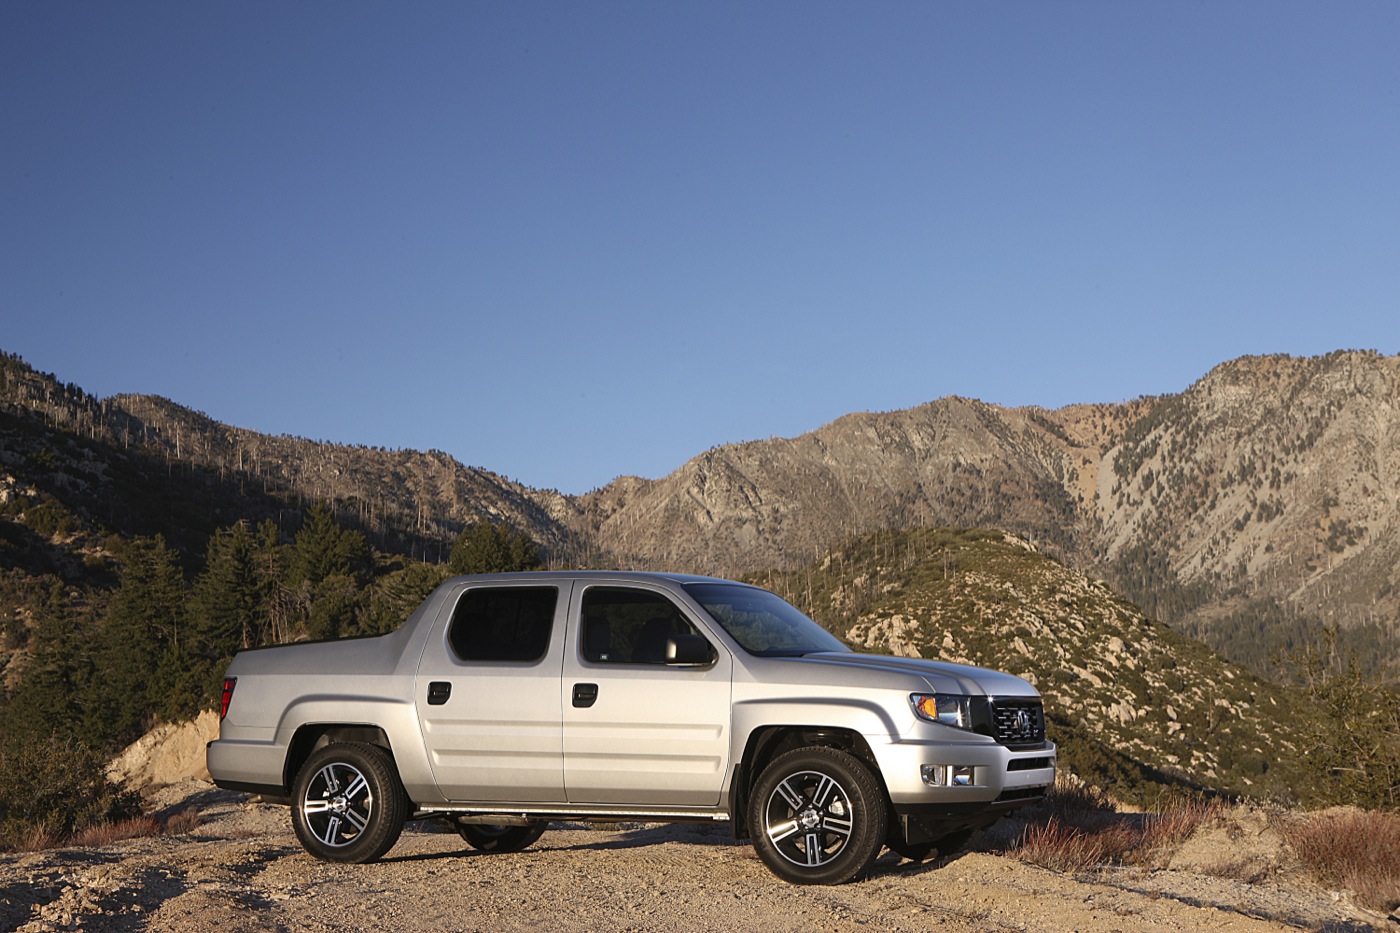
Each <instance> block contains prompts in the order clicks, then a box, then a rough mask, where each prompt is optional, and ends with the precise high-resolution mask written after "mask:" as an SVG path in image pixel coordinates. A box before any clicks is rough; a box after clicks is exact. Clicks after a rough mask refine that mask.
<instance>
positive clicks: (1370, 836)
mask: <svg viewBox="0 0 1400 933" xmlns="http://www.w3.org/2000/svg"><path fill="white" fill-rule="evenodd" d="M1283 836H1284V838H1285V839H1286V840H1288V844H1289V845H1290V846H1292V848H1293V851H1294V852H1296V853H1297V854H1298V858H1299V859H1301V860H1302V862H1303V864H1304V865H1306V866H1307V867H1308V869H1309V870H1310V871H1311V872H1312V873H1313V874H1314V875H1316V876H1317V877H1318V878H1319V879H1320V880H1321V881H1323V882H1324V883H1325V884H1331V885H1336V886H1338V887H1342V888H1348V889H1350V890H1351V891H1353V892H1354V893H1355V895H1356V899H1357V901H1358V902H1359V903H1360V904H1361V905H1362V906H1364V907H1369V908H1370V909H1372V910H1379V911H1382V912H1386V913H1389V912H1390V911H1393V910H1395V909H1396V908H1397V907H1400V816H1396V815H1394V814H1391V813H1377V812H1373V811H1367V810H1351V809H1347V810H1332V811H1328V812H1325V813H1315V814H1312V815H1310V816H1303V817H1298V818H1296V819H1292V820H1288V821H1287V822H1286V823H1285V824H1284V826H1283Z"/></svg>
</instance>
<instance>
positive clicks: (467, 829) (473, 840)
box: [453, 823, 545, 852]
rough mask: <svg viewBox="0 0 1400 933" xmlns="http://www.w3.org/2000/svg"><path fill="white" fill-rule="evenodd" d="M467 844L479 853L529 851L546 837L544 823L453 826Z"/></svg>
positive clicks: (465, 824)
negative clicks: (540, 839) (537, 841)
mask: <svg viewBox="0 0 1400 933" xmlns="http://www.w3.org/2000/svg"><path fill="white" fill-rule="evenodd" d="M453 828H454V829H456V830H457V833H458V834H459V835H460V836H461V837H462V838H463V839H465V840H467V844H468V845H470V846H471V847H472V848H473V849H476V850H477V851H478V852H519V851H520V850H521V849H528V848H529V847H530V846H531V845H533V844H534V842H535V840H536V839H539V838H540V837H541V836H543V835H544V828H545V824H544V823H535V824H534V825H531V826H490V825H486V824H483V823H456V824H454V826H453Z"/></svg>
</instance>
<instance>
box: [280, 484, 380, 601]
mask: <svg viewBox="0 0 1400 933" xmlns="http://www.w3.org/2000/svg"><path fill="white" fill-rule="evenodd" d="M373 564H374V562H373V559H372V556H371V554H370V550H369V544H368V543H367V542H366V541H365V536H364V535H362V534H360V533H359V532H358V531H350V530H347V529H345V528H342V527H341V526H340V525H339V524H337V523H336V520H335V517H334V516H333V515H332V514H331V510H330V509H329V508H327V507H326V506H325V505H324V504H323V503H320V502H318V503H316V504H315V505H313V506H312V507H311V511H310V512H309V513H308V514H307V516H306V520H305V521H304V522H303V524H302V527H301V531H298V532H297V535H296V543H295V545H294V546H293V548H292V561H291V581H292V583H293V585H296V584H299V583H309V584H311V585H312V586H313V587H314V586H315V585H316V584H318V583H320V582H321V581H322V580H324V579H326V578H327V577H330V576H335V575H337V574H339V575H344V576H349V577H355V578H356V579H357V580H361V579H364V578H365V577H367V576H368V574H369V571H370V569H371V568H372V567H373Z"/></svg>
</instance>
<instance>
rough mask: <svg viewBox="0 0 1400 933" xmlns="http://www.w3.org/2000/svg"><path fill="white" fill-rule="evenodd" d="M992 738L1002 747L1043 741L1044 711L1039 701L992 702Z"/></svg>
mask: <svg viewBox="0 0 1400 933" xmlns="http://www.w3.org/2000/svg"><path fill="white" fill-rule="evenodd" d="M992 736H993V737H994V738H995V739H996V740H997V741H998V742H1000V743H1001V744H1002V745H1035V744H1038V743H1040V742H1044V741H1045V710H1044V708H1043V707H1042V706H1041V705H1040V701H1039V700H993V701H992Z"/></svg>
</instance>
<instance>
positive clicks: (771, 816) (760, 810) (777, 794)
mask: <svg viewBox="0 0 1400 933" xmlns="http://www.w3.org/2000/svg"><path fill="white" fill-rule="evenodd" d="M749 800H750V803H749V826H750V827H751V828H752V830H753V847H754V850H755V851H756V852H757V853H758V857H759V858H761V859H762V860H763V863H764V864H765V865H767V866H768V868H769V869H770V870H771V871H772V872H773V874H775V875H777V876H778V877H779V878H782V879H783V880H784V881H790V882H792V883H794V884H842V883H844V882H846V881H850V880H851V879H852V878H855V877H857V876H859V875H862V874H864V873H865V872H866V871H868V870H869V868H870V864H871V862H873V861H874V860H875V856H876V855H877V854H879V851H880V847H881V845H882V844H883V843H884V841H885V823H886V815H885V814H886V810H887V808H888V804H887V803H886V801H885V798H884V793H883V791H881V789H880V784H879V782H878V781H876V780H875V777H874V775H872V774H871V773H870V769H869V768H867V767H866V766H865V764H864V763H863V762H862V761H861V760H860V759H859V758H856V757H855V756H854V755H851V754H848V753H847V752H844V751H841V750H840V749H836V748H827V747H824V746H814V747H811V748H798V749H794V750H793V751H790V752H787V753H785V754H782V755H779V756H778V757H777V758H775V759H773V761H772V762H770V763H769V765H768V767H766V768H764V769H763V773H762V774H760V775H759V778H758V782H757V783H756V784H755V785H754V788H753V793H752V795H751V796H750V798H749Z"/></svg>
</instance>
